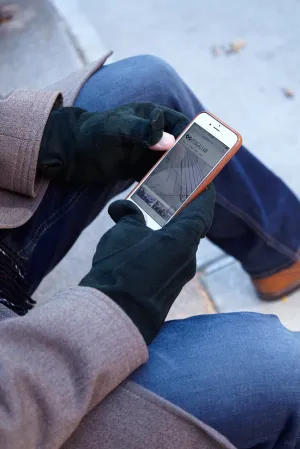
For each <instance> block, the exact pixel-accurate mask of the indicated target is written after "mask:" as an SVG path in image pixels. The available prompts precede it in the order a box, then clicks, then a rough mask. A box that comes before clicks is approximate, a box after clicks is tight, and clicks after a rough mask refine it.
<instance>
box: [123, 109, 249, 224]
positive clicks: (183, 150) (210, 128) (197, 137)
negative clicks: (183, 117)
mask: <svg viewBox="0 0 300 449" xmlns="http://www.w3.org/2000/svg"><path fill="white" fill-rule="evenodd" d="M241 145H242V138H241V136H240V134H239V133H238V132H237V131H235V130H233V129H232V128H230V127H229V126H228V125H226V124H225V123H223V122H222V121H221V120H219V119H218V118H217V117H215V116H213V115H211V114H209V113H207V112H202V113H200V114H199V115H197V116H196V118H195V119H194V120H193V121H192V122H191V123H190V124H189V125H188V126H187V127H186V128H185V129H184V131H183V132H182V133H181V134H180V135H179V136H178V138H177V139H176V142H175V144H174V145H173V147H172V148H171V149H170V150H168V151H167V152H166V153H165V154H164V155H163V156H162V158H161V159H160V160H159V161H158V162H157V164H156V165H155V166H154V167H153V168H152V169H151V170H150V171H149V173H147V175H146V176H145V177H144V178H143V179H142V181H141V182H140V183H139V184H138V185H137V186H136V187H135V188H134V189H133V190H132V192H131V193H130V194H129V195H128V197H127V199H128V200H130V201H132V202H133V203H135V204H136V206H138V207H139V208H140V209H141V211H142V212H143V214H144V216H145V220H146V223H147V226H149V227H150V228H152V229H154V230H157V229H160V228H161V227H162V226H164V225H165V224H166V223H168V221H170V220H171V219H172V217H173V216H174V215H176V214H177V213H178V212H179V211H180V210H181V209H182V208H183V207H185V206H186V205H187V204H188V203H189V202H190V201H192V200H193V199H194V198H195V197H196V196H197V195H199V194H200V193H201V192H203V190H205V189H206V187H207V186H208V184H209V183H211V182H212V180H213V179H214V178H215V176H216V175H217V174H218V173H219V172H220V170H221V169H222V168H223V167H224V165H226V163H227V162H228V161H229V160H230V159H231V158H232V156H233V155H234V154H235V153H236V152H237V151H238V149H239V148H240V147H241Z"/></svg>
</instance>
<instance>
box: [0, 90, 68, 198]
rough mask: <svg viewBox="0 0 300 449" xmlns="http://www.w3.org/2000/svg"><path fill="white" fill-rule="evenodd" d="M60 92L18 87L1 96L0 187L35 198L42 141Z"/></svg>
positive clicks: (60, 100)
mask: <svg viewBox="0 0 300 449" xmlns="http://www.w3.org/2000/svg"><path fill="white" fill-rule="evenodd" d="M61 102H62V97H61V95H60V93H59V91H31V90H27V89H18V90H15V91H14V92H12V93H11V94H10V95H9V96H7V97H6V98H0V170H1V177H0V189H5V190H8V191H10V192H15V193H20V194H22V195H26V196H29V197H32V198H34V196H35V194H36V167H37V160H38V154H39V148H40V143H41V140H42V136H43V131H44V128H45V125H46V122H47V119H48V117H49V114H50V112H51V110H52V108H53V106H54V105H55V104H59V103H61Z"/></svg>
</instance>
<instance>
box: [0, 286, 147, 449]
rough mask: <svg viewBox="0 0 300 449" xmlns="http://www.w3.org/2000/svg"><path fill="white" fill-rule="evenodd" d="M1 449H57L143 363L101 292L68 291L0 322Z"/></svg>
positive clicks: (140, 347) (133, 331)
mask: <svg viewBox="0 0 300 449" xmlns="http://www.w3.org/2000/svg"><path fill="white" fill-rule="evenodd" d="M0 346H1V351H0V441H1V444H0V446H1V449H23V448H24V449H31V448H32V449H33V448H40V449H57V448H60V447H61V446H62V445H63V443H64V442H65V441H66V440H67V439H68V437H69V436H70V435H71V434H72V433H73V431H74V430H75V429H76V427H77V426H78V424H79V423H80V421H81V420H82V418H83V417H84V416H85V415H86V413H87V412H88V411H89V410H91V409H92V408H93V407H94V406H95V405H97V404H99V403H100V402H101V401H102V400H103V399H104V398H105V397H106V396H107V395H108V394H109V393H110V392H111V391H112V390H113V389H114V388H116V387H117V386H118V385H119V384H120V383H121V382H122V381H123V380H124V379H126V377H127V376H128V375H129V374H130V373H131V372H132V371H133V370H135V369H136V368H137V367H138V366H140V365H141V364H142V363H144V362H145V361H146V359H147V356H148V352H147V347H146V345H145V343H144V340H143V338H142V336H141V335H140V333H139V332H138V330H137V328H136V327H135V326H134V324H133V323H132V322H131V320H130V319H129V318H128V317H127V315H125V314H124V312H123V311H122V310H121V309H120V308H119V307H118V306H117V305H116V304H115V303H114V302H113V301H111V300H110V299H109V298H108V297H106V296H105V295H103V294H102V293H101V292H99V291H97V290H94V289H92V288H88V287H76V288H72V289H68V290H65V291H64V292H60V293H59V294H58V295H57V296H56V297H55V298H54V300H53V301H51V302H50V303H48V304H46V305H43V306H40V307H37V308H36V309H34V310H32V311H30V312H29V313H28V314H27V315H26V316H25V317H18V318H9V319H6V320H4V321H2V322H1V323H0Z"/></svg>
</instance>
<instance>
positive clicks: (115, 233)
mask: <svg viewBox="0 0 300 449" xmlns="http://www.w3.org/2000/svg"><path fill="white" fill-rule="evenodd" d="M214 202H215V191H214V188H213V186H212V185H211V186H209V187H208V188H207V189H206V191H205V192H203V193H202V194H201V195H200V196H198V197H197V198H196V199H195V200H194V201H192V202H191V203H190V204H188V205H187V206H186V208H185V209H183V210H182V211H181V212H180V213H179V214H178V215H177V216H175V217H174V218H172V220H171V221H170V222H169V223H168V224H166V225H165V226H164V227H163V228H162V229H160V230H159V231H153V230H151V229H149V228H148V227H147V226H146V224H145V219H144V216H143V214H142V212H141V211H140V210H139V209H138V208H137V206H135V205H134V204H133V203H132V202H130V201H126V200H119V201H115V202H114V203H112V204H111V205H110V207H109V209H108V212H109V214H110V216H111V217H112V219H113V220H114V221H115V223H116V225H115V226H114V227H113V228H111V229H110V230H109V231H108V232H106V234H104V235H103V237H102V238H101V240H100V242H99V244H98V246H97V250H96V253H95V256H94V259H93V264H92V268H91V271H90V272H89V273H88V274H87V275H86V276H85V277H84V278H83V280H82V281H81V282H80V285H82V286H87V287H93V288H96V289H98V290H100V291H102V292H103V293H105V294H107V295H108V296H109V297H110V298H111V299H112V300H113V301H115V302H116V303H117V304H118V305H119V306H120V307H121V308H122V309H123V310H124V311H125V312H126V314H127V315H128V316H129V317H130V318H131V319H132V321H133V322H134V323H135V325H136V326H137V327H138V329H139V330H140V332H141V334H142V335H143V337H144V339H145V341H146V343H147V344H149V343H151V341H152V340H153V339H154V337H155V336H156V335H157V333H158V331H159V329H160V327H161V326H162V324H163V322H164V320H165V318H166V316H167V314H168V312H169V310H170V308H171V306H172V304H173V302H174V301H175V299H176V297H177V296H178V294H179V293H180V291H181V289H182V288H183V286H184V285H185V284H186V283H187V282H188V281H189V280H190V279H192V277H193V276H194V275H195V272H196V251H197V248H198V244H199V242H200V239H201V238H203V237H205V235H206V233H207V232H208V230H209V228H210V225H211V222H212V218H213V210H214Z"/></svg>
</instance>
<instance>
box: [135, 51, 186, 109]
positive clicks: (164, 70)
mask: <svg viewBox="0 0 300 449" xmlns="http://www.w3.org/2000/svg"><path fill="white" fill-rule="evenodd" d="M130 59H131V63H132V64H133V67H134V71H135V74H134V82H135V84H137V83H140V85H141V87H142V92H143V93H142V95H143V97H144V96H145V95H146V96H148V97H149V98H151V101H152V102H154V103H159V104H164V105H168V106H169V107H172V108H174V109H176V108H178V104H177V97H178V93H179V92H180V90H181V88H182V86H183V85H184V83H183V81H182V79H181V78H180V76H179V75H178V74H177V72H176V71H175V70H174V69H173V67H171V66H170V64H168V63H167V62H166V61H164V60H163V59H161V58H159V57H157V56H152V55H139V56H134V57H133V58H129V59H128V60H127V61H128V62H129V60H130Z"/></svg>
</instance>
